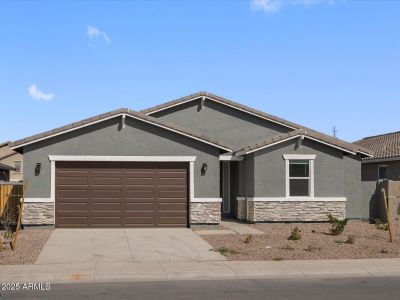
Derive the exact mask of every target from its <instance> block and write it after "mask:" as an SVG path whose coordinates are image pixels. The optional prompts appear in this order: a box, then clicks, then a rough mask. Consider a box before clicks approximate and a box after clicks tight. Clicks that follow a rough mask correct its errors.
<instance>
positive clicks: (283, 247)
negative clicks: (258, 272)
mask: <svg viewBox="0 0 400 300" xmlns="http://www.w3.org/2000/svg"><path fill="white" fill-rule="evenodd" d="M294 249H295V248H294V247H292V246H290V245H284V246H282V247H281V250H290V251H293V250H294Z"/></svg>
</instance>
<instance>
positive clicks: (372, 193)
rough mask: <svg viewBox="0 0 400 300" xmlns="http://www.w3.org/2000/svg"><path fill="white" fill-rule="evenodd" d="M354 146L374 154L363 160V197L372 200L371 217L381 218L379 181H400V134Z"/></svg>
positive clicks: (357, 143)
mask: <svg viewBox="0 0 400 300" xmlns="http://www.w3.org/2000/svg"><path fill="white" fill-rule="evenodd" d="M354 144H356V145H358V146H361V147H363V148H366V149H369V150H370V151H372V152H374V157H364V158H363V159H362V160H361V181H362V190H363V197H364V198H365V199H370V210H371V213H370V215H371V217H372V218H375V217H380V212H379V210H380V208H379V207H380V205H379V200H378V199H379V195H378V192H379V191H377V181H386V180H394V181H399V180H400V132H399V131H397V132H390V133H386V134H381V135H375V136H369V137H365V138H363V139H361V140H359V141H356V142H354Z"/></svg>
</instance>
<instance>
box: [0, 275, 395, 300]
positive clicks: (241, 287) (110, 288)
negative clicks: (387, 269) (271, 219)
mask: <svg viewBox="0 0 400 300" xmlns="http://www.w3.org/2000/svg"><path fill="white" fill-rule="evenodd" d="M399 283H400V278H399V277H379V278H370V277H368V278H366V277H364V278H342V279H337V278H336V279H279V280H278V279H248V280H214V281H199V280H193V281H189V280H187V281H162V282H132V283H88V284H85V283H75V284H56V285H51V287H50V290H45V291H38V290H19V291H2V292H1V293H2V297H1V298H0V299H74V300H76V299H96V300H97V299H141V300H146V299H163V300H168V299H174V300H177V299H191V300H197V299H199V300H200V299H201V300H204V299H207V300H211V299H229V300H235V299H246V300H248V299H316V300H322V299H362V300H368V299H374V300H376V299H385V300H387V299H400V284H399ZM43 287H45V286H43Z"/></svg>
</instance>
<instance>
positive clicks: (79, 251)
mask: <svg viewBox="0 0 400 300" xmlns="http://www.w3.org/2000/svg"><path fill="white" fill-rule="evenodd" d="M210 249H212V247H211V246H210V245H209V244H208V243H207V242H205V241H204V240H203V239H201V238H200V237H199V236H198V235H197V234H195V233H194V232H193V231H192V230H190V229H187V228H184V229H172V228H168V229H164V228H162V229H158V228H151V229H55V230H54V231H53V233H52V234H51V236H50V238H49V240H48V241H47V243H46V245H45V246H44V248H43V250H42V252H41V253H40V255H39V257H38V259H37V260H36V264H61V263H67V264H68V263H91V262H94V263H98V262H188V261H216V260H225V257H224V256H222V255H221V254H219V253H218V252H215V251H210Z"/></svg>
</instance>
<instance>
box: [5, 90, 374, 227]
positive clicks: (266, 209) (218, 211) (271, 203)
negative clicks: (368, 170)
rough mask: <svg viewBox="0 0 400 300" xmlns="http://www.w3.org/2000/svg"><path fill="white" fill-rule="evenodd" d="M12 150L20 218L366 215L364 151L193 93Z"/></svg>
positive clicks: (183, 221) (209, 220)
mask: <svg viewBox="0 0 400 300" xmlns="http://www.w3.org/2000/svg"><path fill="white" fill-rule="evenodd" d="M11 147H12V149H13V150H14V151H17V152H19V153H23V156H24V179H26V180H29V187H28V191H27V195H26V198H25V203H26V205H25V207H24V209H25V212H24V218H23V222H24V223H25V224H55V226H56V227H69V228H75V227H102V228H104V227H188V226H190V224H218V223H219V222H220V221H221V217H222V216H231V217H232V216H233V217H236V218H238V219H241V220H246V221H249V222H275V221H326V220H327V215H328V214H332V215H334V216H336V217H338V218H345V217H348V218H368V217H369V215H368V214H369V210H368V202H366V201H365V199H363V197H362V192H361V181H360V177H361V159H362V158H365V157H371V156H372V152H371V151H369V150H367V149H364V148H362V147H359V146H356V145H354V144H351V143H347V142H344V141H341V140H338V139H334V138H332V137H330V136H327V135H325V134H322V133H319V132H317V131H314V130H311V129H308V128H305V127H303V126H301V125H298V124H295V123H292V122H289V121H287V120H284V119H281V118H278V117H275V116H272V115H269V114H266V113H264V112H261V111H258V110H255V109H252V108H250V107H247V106H244V105H242V104H239V103H236V102H233V101H230V100H227V99H225V98H222V97H219V96H216V95H213V94H210V93H207V92H199V93H196V94H192V95H189V96H186V97H183V98H180V99H177V100H174V101H170V102H167V103H164V104H161V105H158V106H156V107H153V108H149V109H146V110H144V111H141V112H136V111H132V110H130V109H126V108H122V109H118V110H115V111H111V112H108V113H105V114H101V115H98V116H95V117H92V118H89V119H85V120H82V121H79V122H75V123H72V124H70V125H66V126H63V127H60V128H56V129H53V130H50V131H47V132H43V133H40V134H38V135H34V136H31V137H27V138H25V139H22V140H18V141H15V142H14V143H12V145H11Z"/></svg>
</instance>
